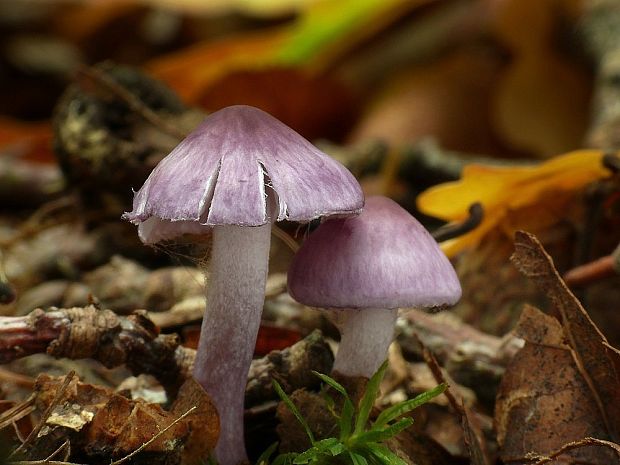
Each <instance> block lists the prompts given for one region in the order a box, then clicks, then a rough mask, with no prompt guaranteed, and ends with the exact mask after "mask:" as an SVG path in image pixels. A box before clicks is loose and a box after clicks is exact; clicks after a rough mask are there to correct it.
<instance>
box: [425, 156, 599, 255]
mask: <svg viewBox="0 0 620 465" xmlns="http://www.w3.org/2000/svg"><path fill="white" fill-rule="evenodd" d="M602 157H603V153H602V152H601V151H599V150H579V151H575V152H570V153H568V154H565V155H560V156H557V157H554V158H552V159H551V160H549V161H546V162H544V163H540V164H537V165H534V166H526V167H525V166H516V167H505V166H486V165H477V164H470V165H467V166H465V168H464V169H463V173H462V175H461V179H460V180H459V181H455V182H450V183H445V184H440V185H438V186H435V187H432V188H430V189H428V190H426V191H425V192H423V193H422V194H420V196H419V197H418V207H419V209H420V211H421V212H423V213H425V214H427V215H431V216H435V217H437V218H441V219H443V220H446V221H463V220H464V219H465V218H466V217H467V215H468V210H469V207H470V205H471V204H472V203H474V202H480V203H481V204H482V206H483V208H484V212H485V213H484V218H483V220H482V223H481V224H480V226H478V227H477V228H476V229H474V230H473V231H471V232H470V233H468V234H465V235H463V236H461V237H459V238H456V239H453V240H449V241H446V242H444V243H442V249H443V250H444V252H446V253H447V254H448V255H449V256H454V255H456V254H457V253H458V252H460V251H462V250H463V249H465V248H467V247H473V246H475V245H476V244H478V243H479V242H480V241H481V240H482V238H483V237H484V236H485V235H486V234H487V233H488V232H490V231H491V230H494V229H495V228H502V229H504V230H505V231H506V232H508V233H512V232H513V231H514V230H515V229H528V230H537V229H540V228H541V227H543V226H548V225H550V224H554V222H557V221H558V219H561V218H562V217H563V214H565V213H566V212H567V211H570V209H571V207H572V206H573V205H574V203H575V202H576V196H577V195H579V193H580V192H581V191H582V190H583V188H584V187H585V186H586V185H587V184H588V183H590V182H592V181H595V180H597V179H601V178H603V177H605V176H607V175H608V174H609V172H608V170H607V169H606V168H605V167H604V166H603V164H602V162H601V160H602ZM534 210H535V212H536V214H535V215H533V214H531V213H533V211H534ZM526 212H528V213H527V214H526Z"/></svg>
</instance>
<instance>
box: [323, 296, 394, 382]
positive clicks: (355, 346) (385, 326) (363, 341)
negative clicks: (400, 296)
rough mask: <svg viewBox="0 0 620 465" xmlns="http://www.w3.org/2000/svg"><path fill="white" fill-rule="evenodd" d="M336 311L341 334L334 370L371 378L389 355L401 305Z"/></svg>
mask: <svg viewBox="0 0 620 465" xmlns="http://www.w3.org/2000/svg"><path fill="white" fill-rule="evenodd" d="M336 313H337V316H336V319H337V321H335V324H336V326H337V327H338V329H339V330H340V336H341V337H340V345H339V346H338V352H337V353H336V359H335V360H334V368H333V371H337V372H338V373H340V374H342V375H345V376H364V377H366V378H370V377H371V376H372V375H373V374H374V373H375V372H376V371H377V370H378V369H379V367H380V366H381V364H382V363H383V362H384V360H385V359H386V357H387V352H388V348H389V346H390V343H391V342H392V338H393V336H394V324H395V323H396V317H397V316H398V309H397V308H391V309H387V310H386V309H376V308H363V309H357V310H354V309H349V310H346V311H342V310H341V309H340V310H336V311H334V312H333V313H332V314H336Z"/></svg>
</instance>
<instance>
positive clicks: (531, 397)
mask: <svg viewBox="0 0 620 465" xmlns="http://www.w3.org/2000/svg"><path fill="white" fill-rule="evenodd" d="M515 331H516V333H517V334H518V335H519V336H520V337H523V338H524V339H525V340H526V343H525V346H524V348H523V349H521V351H519V352H518V353H517V354H516V355H515V357H514V358H513V360H512V362H511V363H510V365H509V366H508V368H507V370H506V373H505V375H504V377H503V379H502V384H501V387H500V390H499V393H498V397H497V403H496V407H495V409H496V410H495V422H496V428H497V438H498V443H499V445H500V447H501V457H502V459H503V460H504V462H510V463H511V464H512V463H515V464H520V463H522V464H530V463H531V461H530V460H529V459H528V458H527V457H528V456H530V455H531V454H533V455H536V456H546V455H548V454H550V453H552V452H553V451H555V450H556V449H559V448H561V447H562V446H563V445H564V444H565V443H566V442H567V441H576V440H581V439H583V438H584V437H588V436H593V437H598V438H602V439H609V436H608V432H607V429H606V426H605V422H604V419H603V415H602V413H601V411H600V409H599V407H598V405H597V402H596V400H595V399H594V396H593V394H592V392H591V390H590V388H589V386H588V383H587V382H586V380H585V379H584V377H583V376H582V375H581V372H580V370H579V369H578V368H577V366H576V364H575V362H574V353H573V351H572V349H571V347H570V346H569V345H568V343H567V341H566V337H565V334H564V330H563V328H562V325H561V324H560V323H559V322H558V321H557V320H556V319H555V318H553V317H551V316H549V315H545V314H544V313H542V312H541V311H540V310H537V309H535V308H534V307H530V306H526V307H525V309H524V310H523V313H522V315H521V319H520V320H519V324H518V325H517V328H516V329H515ZM567 455H570V457H573V458H574V459H575V460H582V461H584V462H585V463H590V464H598V465H609V464H611V463H615V462H614V461H613V460H614V459H615V458H616V456H615V454H614V453H613V451H610V450H608V449H607V448H601V447H591V448H583V449H578V450H574V451H572V452H570V453H567ZM563 458H565V459H566V455H564V456H563ZM571 463H572V462H571ZM579 463H582V462H579Z"/></svg>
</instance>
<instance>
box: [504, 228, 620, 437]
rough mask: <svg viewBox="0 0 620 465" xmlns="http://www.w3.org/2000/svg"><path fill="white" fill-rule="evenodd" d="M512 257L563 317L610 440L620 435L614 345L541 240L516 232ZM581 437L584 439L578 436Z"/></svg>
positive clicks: (619, 360)
mask: <svg viewBox="0 0 620 465" xmlns="http://www.w3.org/2000/svg"><path fill="white" fill-rule="evenodd" d="M511 260H512V261H513V263H514V264H515V265H516V266H517V268H518V269H519V271H520V272H521V273H523V275H525V276H526V277H528V278H530V279H532V280H533V281H534V282H535V283H536V285H537V286H538V287H539V288H540V290H541V291H542V292H544V293H545V294H546V295H547V297H548V298H549V299H550V300H551V302H552V304H553V306H554V307H555V309H556V311H558V312H559V314H560V316H561V323H562V327H563V329H564V334H565V335H566V338H567V342H568V344H569V345H570V347H571V349H572V350H573V353H574V357H575V362H576V363H577V367H578V369H579V371H580V373H581V374H582V375H583V377H584V379H585V381H586V382H587V384H588V386H589V389H590V391H591V393H592V396H593V398H594V399H595V401H596V403H597V404H598V406H599V409H600V411H601V414H602V416H603V420H604V421H605V424H606V427H607V431H608V433H609V439H612V440H614V441H616V442H618V440H619V437H620V355H619V354H618V352H617V351H616V350H615V349H613V348H611V347H610V346H609V344H608V342H607V340H606V339H605V336H603V334H602V333H601V332H600V330H599V329H598V328H597V327H596V325H595V324H594V322H593V321H592V320H591V319H590V316H589V315H588V314H587V312H586V311H585V310H584V308H583V307H582V306H581V304H580V303H579V301H578V300H577V298H576V297H575V296H574V295H573V294H572V292H571V291H570V290H569V289H568V287H566V284H564V282H563V281H562V279H561V278H560V275H559V274H558V272H557V271H556V269H555V268H554V265H553V259H552V258H551V257H550V256H549V255H548V254H547V253H546V252H545V250H544V248H543V246H542V245H541V244H540V242H539V241H538V239H537V238H536V237H535V236H534V235H532V234H529V233H526V232H523V231H518V232H517V233H516V234H515V253H514V254H513V255H512V257H511ZM582 437H583V436H582ZM576 439H580V438H576Z"/></svg>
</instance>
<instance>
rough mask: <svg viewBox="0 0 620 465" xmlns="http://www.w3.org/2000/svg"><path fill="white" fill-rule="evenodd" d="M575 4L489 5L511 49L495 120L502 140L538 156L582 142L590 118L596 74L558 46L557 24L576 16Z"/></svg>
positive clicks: (518, 1) (511, 0) (513, 0)
mask: <svg viewBox="0 0 620 465" xmlns="http://www.w3.org/2000/svg"><path fill="white" fill-rule="evenodd" d="M574 3H575V1H574V0H559V1H558V0H503V1H501V2H496V3H495V4H494V5H493V6H491V11H492V21H491V28H492V30H493V33H494V34H495V35H496V36H497V37H498V39H499V41H500V42H502V43H503V44H504V45H505V46H506V47H507V48H508V49H509V51H510V54H511V61H510V63H509V64H508V65H507V66H506V68H505V69H504V70H503V73H502V75H501V76H500V78H499V79H498V82H497V86H496V90H495V93H494V98H493V101H492V111H493V117H492V119H491V121H492V123H493V126H494V128H495V130H496V131H497V134H498V135H499V136H500V137H501V138H502V139H503V140H504V141H506V142H508V143H509V144H510V145H511V146H512V147H514V148H516V149H518V150H523V151H528V152H529V153H533V154H535V155H537V156H539V157H544V158H547V157H549V156H551V155H553V154H556V153H561V152H565V151H568V150H574V149H575V148H577V147H580V143H581V141H582V139H583V137H584V134H585V131H586V128H587V125H588V120H589V117H590V90H591V81H592V78H591V76H589V74H588V73H587V71H586V70H585V68H584V67H583V65H581V64H580V63H578V60H577V59H575V58H572V59H571V57H570V56H567V54H566V53H560V51H559V50H558V48H559V47H558V45H557V43H559V42H560V40H558V31H559V30H560V27H559V24H560V23H561V22H562V21H564V22H567V23H568V22H571V21H572V22H575V21H576V16H577V15H576V14H575V12H574V10H576V8H575V5H574ZM524 24H527V27H523V25H524ZM565 27H566V26H565Z"/></svg>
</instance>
